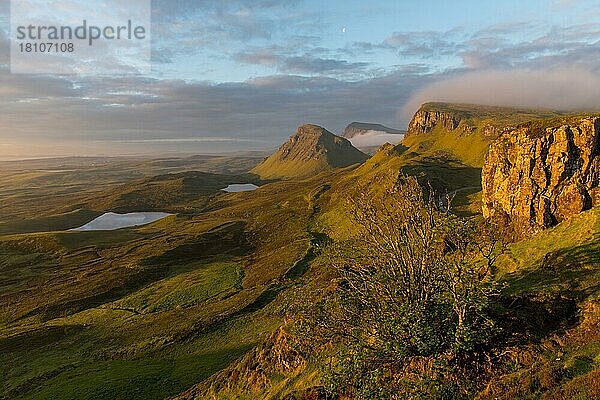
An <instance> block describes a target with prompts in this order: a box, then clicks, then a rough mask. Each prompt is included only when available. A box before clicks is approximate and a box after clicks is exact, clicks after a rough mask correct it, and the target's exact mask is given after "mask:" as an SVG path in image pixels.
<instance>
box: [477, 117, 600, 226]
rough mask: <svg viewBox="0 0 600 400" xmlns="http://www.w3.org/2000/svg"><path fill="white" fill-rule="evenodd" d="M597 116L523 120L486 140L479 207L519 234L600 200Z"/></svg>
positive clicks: (555, 220)
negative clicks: (500, 218)
mask: <svg viewBox="0 0 600 400" xmlns="http://www.w3.org/2000/svg"><path fill="white" fill-rule="evenodd" d="M599 136H600V117H597V116H593V117H592V116H588V117H571V118H563V119H560V120H551V121H544V122H541V121H537V122H535V121H534V122H530V123H526V124H523V125H521V126H519V127H517V128H515V129H512V130H510V131H508V132H505V133H504V134H502V135H501V136H500V137H499V138H498V139H496V140H495V141H494V142H493V143H492V144H491V146H490V149H489V152H488V155H487V157H486V159H485V162H484V165H483V169H482V186H483V213H484V216H486V217H502V218H506V219H507V220H508V221H509V222H510V224H511V225H512V226H513V227H514V228H515V230H516V231H517V232H518V233H520V234H526V233H528V232H532V231H536V230H539V229H541V228H546V227H550V226H553V225H556V224H557V223H559V222H561V221H563V220H564V219H566V218H568V217H570V216H572V215H575V214H577V213H580V212H582V211H584V210H587V209H590V208H591V207H593V206H596V205H599V204H600V190H599V188H598V182H599V180H600V139H599Z"/></svg>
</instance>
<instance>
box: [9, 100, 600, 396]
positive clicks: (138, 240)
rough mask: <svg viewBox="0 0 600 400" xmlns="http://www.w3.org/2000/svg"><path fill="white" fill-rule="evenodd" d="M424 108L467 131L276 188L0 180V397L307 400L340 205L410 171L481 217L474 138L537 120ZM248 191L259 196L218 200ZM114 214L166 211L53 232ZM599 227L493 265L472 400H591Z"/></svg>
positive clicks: (107, 173)
mask: <svg viewBox="0 0 600 400" xmlns="http://www.w3.org/2000/svg"><path fill="white" fill-rule="evenodd" d="M427 107H431V106H429V105H427V106H425V107H424V108H425V110H426V111H427V112H430V111H431V109H428V108H427ZM436 107H437V108H436V110H438V111H439V110H442V111H444V112H448V111H449V110H451V111H452V112H460V113H462V114H461V118H462V119H463V120H466V121H468V123H469V124H473V126H475V127H476V129H475V130H474V131H460V130H454V131H448V130H445V129H443V128H441V127H439V126H438V127H434V128H433V129H432V130H431V131H430V132H428V133H423V134H418V135H411V136H409V137H407V138H406V139H405V141H403V142H402V143H401V144H399V145H397V146H391V145H389V146H385V147H383V148H382V149H380V150H379V151H378V152H377V154H375V155H374V156H373V157H372V158H370V159H369V160H367V161H366V162H365V163H364V164H362V165H360V166H349V167H346V168H341V169H336V170H331V169H328V170H326V171H323V172H320V173H319V174H314V175H313V176H311V177H308V178H295V179H292V180H286V181H281V182H275V183H268V184H265V182H259V181H253V179H257V178H256V177H252V176H249V175H247V174H244V173H243V172H242V171H240V170H236V168H235V167H234V165H239V166H240V168H241V166H242V165H246V163H247V162H249V161H248V160H244V159H242V160H240V161H239V164H235V162H232V161H227V162H226V161H224V160H221V161H223V164H222V165H220V164H219V163H218V162H217V161H215V160H212V159H211V160H208V161H207V160H205V162H207V163H208V164H207V166H206V168H198V170H199V172H189V171H188V169H189V168H191V167H198V163H201V161H200V160H195V159H190V160H187V161H186V160H154V161H144V162H143V163H142V164H138V163H137V161H135V162H132V161H131V160H128V161H127V162H125V161H123V164H118V165H117V164H113V165H111V166H102V167H100V168H98V169H97V170H95V169H94V168H92V167H90V166H89V165H85V166H81V165H72V166H71V167H69V169H72V171H69V172H56V171H55V172H40V171H33V170H31V169H27V170H18V171H4V172H2V174H4V175H3V176H4V177H8V178H10V179H9V180H5V181H3V183H2V185H0V194H1V195H2V200H3V201H5V203H3V204H6V205H7V207H6V208H3V210H2V212H1V213H0V278H1V279H0V282H2V283H0V354H1V357H2V360H3V363H2V365H0V375H1V376H3V377H4V378H5V379H4V380H3V381H2V384H1V386H0V398H7V399H13V398H14V399H19V398H22V399H47V398H52V399H68V398H94V399H162V398H166V397H170V396H176V395H181V397H182V398H194V397H199V398H203V396H205V395H206V394H207V393H210V394H211V395H214V396H215V397H216V398H221V399H255V398H265V399H279V398H284V397H285V396H291V397H289V398H302V397H301V396H306V397H305V398H314V399H318V398H319V396H320V395H321V394H322V390H321V389H322V388H320V385H322V384H323V381H322V369H323V367H324V366H325V365H324V360H325V359H326V357H327V355H328V354H329V353H327V354H325V353H323V354H322V357H323V358H320V356H317V357H310V358H309V357H304V354H303V353H301V351H300V350H299V348H298V346H297V343H296V342H295V338H294V336H293V334H291V333H290V332H291V329H289V327H290V326H291V325H292V323H293V319H294V316H295V315H297V313H298V312H299V309H300V308H301V306H302V305H306V304H316V303H317V302H318V301H319V300H320V299H322V298H323V297H324V296H326V295H327V294H328V293H330V292H331V291H332V290H333V289H332V288H333V287H334V286H335V284H336V282H337V279H338V278H339V277H338V276H337V275H336V274H337V272H336V270H335V268H333V266H332V263H331V260H332V258H334V257H339V256H340V248H342V249H343V248H344V247H343V246H344V245H346V244H348V243H352V242H351V241H349V242H346V241H347V240H353V239H355V238H356V236H357V232H358V227H357V225H356V223H355V221H353V220H352V219H351V218H350V211H349V207H350V200H352V199H355V198H357V197H358V196H359V195H360V194H371V195H385V194H386V193H388V190H389V189H391V188H393V187H394V186H395V185H396V184H397V183H398V179H399V177H401V176H402V175H411V176H415V177H417V178H418V180H419V181H420V182H421V183H423V184H427V188H428V187H429V186H428V185H429V184H431V186H432V187H433V188H434V190H436V192H437V197H436V198H435V199H434V201H435V203H437V204H441V205H444V201H446V200H445V196H444V195H445V194H448V195H450V196H451V197H454V201H453V211H454V212H455V213H456V214H458V215H461V216H469V217H470V218H473V219H474V220H480V219H481V215H480V204H479V203H480V197H479V194H478V192H479V191H480V190H481V169H480V164H479V161H478V160H480V159H481V157H482V155H483V154H484V153H485V151H486V149H487V143H488V142H487V141H488V140H489V139H488V138H486V137H485V136H484V135H482V134H480V133H481V132H483V131H484V129H485V127H486V126H489V124H490V123H492V122H494V121H495V122H497V123H498V126H501V125H502V124H504V123H506V122H507V121H509V122H510V123H511V124H512V123H513V122H516V121H517V120H518V121H519V122H522V120H523V119H526V118H529V117H531V116H533V117H535V118H538V117H540V115H539V114H535V113H530V112H522V111H519V110H511V111H503V110H506V109H502V110H498V109H492V108H487V107H485V108H484V107H482V108H473V107H471V106H468V107H467V106H462V105H459V106H449V105H437V106H436ZM494 115H496V116H494ZM528 116H529V117H528ZM494 118H497V119H494ZM561 118H562V117H561ZM461 121H462V120H461ZM535 123H536V124H540V126H543V124H545V123H547V122H535ZM479 127H481V129H479ZM459 132H460V133H459ZM465 146H466V147H465ZM255 161H256V160H255ZM187 163H191V164H187ZM215 163H216V164H215ZM140 165H144V167H143V168H142V169H140V168H141V167H140ZM218 165H220V166H218ZM302 165H303V166H305V165H306V164H305V163H303V164H302ZM301 167H302V166H301V165H295V164H294V165H292V167H290V168H301ZM65 168H66V167H65ZM220 168H222V170H218V169H220ZM311 168H312V167H311ZM140 171H142V172H140ZM313 172H314V171H313ZM92 177H93V178H94V179H92ZM242 181H243V182H256V183H262V184H263V185H262V186H261V187H260V188H259V189H258V190H256V191H253V192H245V193H237V194H226V193H221V192H220V191H219V189H220V188H221V187H224V186H226V185H227V184H229V183H242ZM427 190H428V189H427ZM427 190H426V191H427ZM108 208H110V209H111V210H120V211H129V210H137V211H147V210H151V209H152V210H154V209H156V210H159V211H169V210H170V211H172V212H174V213H175V214H176V215H173V216H171V217H168V218H166V219H163V220H161V221H158V222H156V223H153V224H150V225H147V226H144V227H139V228H127V229H121V230H118V231H112V232H68V231H64V230H61V229H64V228H65V227H68V226H69V225H70V224H79V223H80V222H81V223H83V222H87V221H88V220H89V219H91V218H92V217H93V216H95V215H97V214H99V213H102V212H105V211H109V210H108ZM139 208H144V210H140V209H139ZM11 213H12V214H11ZM599 224H600V209H598V208H595V209H592V210H590V211H587V212H585V213H582V214H580V215H578V216H576V217H574V218H572V219H570V220H568V221H565V222H563V223H561V224H560V225H558V226H556V227H555V228H553V229H550V230H546V231H543V232H540V233H539V234H537V235H535V236H533V237H529V238H527V239H526V240H523V241H520V242H517V243H512V244H510V245H509V246H508V247H507V250H506V252H505V254H504V255H502V256H501V257H500V258H499V259H498V262H497V266H496V269H495V270H494V277H495V279H497V280H498V282H499V283H500V285H501V286H500V287H501V293H500V296H499V298H498V301H497V304H496V306H497V307H496V308H497V310H495V312H497V313H498V315H500V316H501V318H500V323H501V324H502V326H503V329H504V331H503V336H502V337H501V339H502V340H499V341H498V343H499V344H498V349H495V350H494V352H493V353H491V354H493V355H494V357H495V358H494V360H493V363H492V365H493V367H490V369H489V370H486V371H485V374H482V377H483V378H482V379H485V382H484V383H485V385H483V386H482V387H481V388H480V390H479V395H478V396H479V397H478V398H482V399H487V398H490V399H491V398H499V399H505V398H506V399H509V398H511V399H514V398H524V399H527V398H531V399H533V398H559V397H560V398H562V399H570V398H573V399H575V398H580V399H593V398H595V397H594V396H595V393H597V392H594V390H596V389H595V388H597V387H600V386H599V384H598V382H600V377H599V375H600V372H599V371H600V337H598V332H600V311H599V310H600V307H598V300H599V295H600V275H599V272H598V271H599V270H600V269H599V268H598V265H599V264H600V259H599V258H598V254H600V236H599V233H598V232H600V225H599ZM55 229H56V230H55ZM347 249H351V245H350V244H348V247H347ZM335 350H336V348H335V346H331V347H329V350H328V351H331V352H334V351H335ZM496 350H497V351H496ZM293 396H296V397H293ZM543 396H546V397H543Z"/></svg>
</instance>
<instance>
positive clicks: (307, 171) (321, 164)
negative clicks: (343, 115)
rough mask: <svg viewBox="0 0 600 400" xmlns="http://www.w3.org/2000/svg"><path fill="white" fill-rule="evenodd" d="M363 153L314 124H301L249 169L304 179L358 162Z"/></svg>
mask: <svg viewBox="0 0 600 400" xmlns="http://www.w3.org/2000/svg"><path fill="white" fill-rule="evenodd" d="M367 158H368V157H367V155H365V154H364V153H362V152H361V151H360V150H358V149H356V148H355V147H353V146H352V144H351V143H350V142H349V141H348V140H347V139H345V138H342V137H339V136H336V135H334V134H333V133H331V132H329V131H328V130H326V129H324V128H322V127H320V126H317V125H310V124H308V125H302V126H300V127H299V128H298V130H297V131H296V133H295V134H294V135H293V136H292V137H290V139H289V140H288V141H287V142H286V143H284V144H283V145H282V146H281V147H280V148H279V150H277V151H276V152H275V153H274V154H272V155H270V156H269V157H268V158H266V159H265V160H264V161H263V162H262V163H260V164H259V165H257V166H256V167H255V168H253V169H252V170H251V172H252V173H255V174H257V175H258V176H260V177H261V178H263V179H281V178H284V179H290V178H308V177H311V176H314V175H316V174H319V173H321V172H324V171H330V170H332V169H335V168H344V167H348V166H350V165H353V164H360V163H362V162H363V161H365V160H366V159H367Z"/></svg>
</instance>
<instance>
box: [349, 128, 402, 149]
mask: <svg viewBox="0 0 600 400" xmlns="http://www.w3.org/2000/svg"><path fill="white" fill-rule="evenodd" d="M403 138H404V135H401V134H392V133H387V132H383V131H367V132H365V133H363V134H362V135H358V136H355V137H353V138H351V139H348V140H350V143H352V145H353V146H354V147H356V148H359V149H360V148H365V147H373V146H381V145H382V144H385V143H392V144H396V143H398V142H400V141H401V140H402V139H403Z"/></svg>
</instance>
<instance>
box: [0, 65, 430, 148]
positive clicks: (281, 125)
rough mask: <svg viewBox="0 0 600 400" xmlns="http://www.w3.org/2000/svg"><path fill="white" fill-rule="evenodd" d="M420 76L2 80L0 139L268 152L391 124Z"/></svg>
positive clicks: (414, 71)
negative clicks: (314, 132)
mask: <svg viewBox="0 0 600 400" xmlns="http://www.w3.org/2000/svg"><path fill="white" fill-rule="evenodd" d="M422 71H423V69H421V68H417V67H414V68H406V69H402V70H399V71H398V72H396V73H392V74H388V75H385V76H381V77H377V78H373V79H364V80H360V81H352V82H348V81H344V80H340V79H335V78H331V77H323V76H316V77H305V76H296V75H274V76H267V77H261V78H257V79H252V80H249V81H247V82H241V83H223V84H213V83H208V82H187V81H181V80H157V79H149V78H143V77H128V78H119V77H113V78H108V77H105V78H103V79H100V78H93V77H87V78H79V79H76V80H74V81H72V80H71V79H73V78H69V79H67V78H52V79H51V78H49V77H43V76H39V77H36V78H35V79H33V80H31V79H29V80H27V79H22V80H17V79H16V77H15V76H10V75H0V79H3V80H2V81H0V86H1V87H2V90H3V96H1V98H0V108H2V110H3V118H2V120H1V121H0V139H1V140H2V141H3V142H11V143H21V144H22V146H23V148H26V146H25V145H24V144H25V143H31V142H36V143H38V144H39V143H46V147H45V149H46V150H47V151H49V149H52V148H54V147H55V146H56V145H57V144H58V143H64V142H68V143H70V144H71V145H70V147H69V148H70V149H72V148H77V146H76V145H75V144H80V145H81V146H83V147H82V148H86V149H89V148H90V147H92V148H93V146H92V144H98V143H99V144H98V149H101V148H102V149H106V148H107V146H112V148H113V149H114V151H115V152H119V154H122V152H124V151H130V153H131V152H136V151H139V148H138V147H137V145H143V146H145V147H148V146H150V145H153V148H156V149H158V150H160V148H161V147H160V146H162V145H164V146H165V147H164V149H165V150H169V151H176V150H179V151H186V152H192V151H196V152H210V151H215V149H219V150H220V151H226V150H231V151H235V150H240V149H264V148H269V147H275V146H277V145H278V144H280V143H281V142H282V141H283V140H285V139H286V138H287V137H289V136H290V135H291V134H292V133H293V131H294V130H295V128H296V127H297V126H299V125H301V124H303V123H307V122H312V123H316V124H319V125H322V126H325V127H326V128H328V129H329V130H331V131H334V132H335V131H340V130H341V129H342V128H343V127H344V126H346V125H347V124H348V123H349V122H350V121H355V120H374V121H378V122H381V123H384V124H388V125H394V124H395V123H396V121H394V117H395V111H396V110H397V109H398V108H399V107H401V106H402V104H404V102H405V101H406V100H407V95H408V93H410V92H411V91H412V90H414V89H415V88H416V87H419V86H420V85H422V82H423V81H424V80H425V79H426V77H425V76H424V75H422V74H421V72H422ZM33 99H35V100H33ZM211 138H228V139H227V140H221V141H215V140H213V139H211ZM173 139H174V140H173ZM132 141H134V142H132ZM130 145H136V146H133V147H130ZM38 151H39V152H43V151H44V150H43V149H41V150H38ZM86 151H89V150H86Z"/></svg>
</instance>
